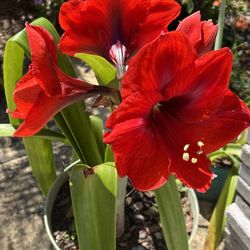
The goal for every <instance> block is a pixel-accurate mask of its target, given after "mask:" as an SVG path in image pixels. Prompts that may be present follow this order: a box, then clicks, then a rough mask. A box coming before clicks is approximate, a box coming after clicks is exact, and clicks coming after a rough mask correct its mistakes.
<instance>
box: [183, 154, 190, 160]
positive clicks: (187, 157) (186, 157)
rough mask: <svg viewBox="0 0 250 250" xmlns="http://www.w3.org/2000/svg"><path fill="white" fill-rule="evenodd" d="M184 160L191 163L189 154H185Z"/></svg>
mask: <svg viewBox="0 0 250 250" xmlns="http://www.w3.org/2000/svg"><path fill="white" fill-rule="evenodd" d="M182 159H183V161H189V153H183V155H182Z"/></svg>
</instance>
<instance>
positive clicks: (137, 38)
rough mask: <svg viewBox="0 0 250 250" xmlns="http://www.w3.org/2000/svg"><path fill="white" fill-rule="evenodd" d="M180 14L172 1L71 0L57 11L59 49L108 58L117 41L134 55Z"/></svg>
mask: <svg viewBox="0 0 250 250" xmlns="http://www.w3.org/2000/svg"><path fill="white" fill-rule="evenodd" d="M179 11H180V6H179V4H178V3H176V2H175V1H173V0H165V1H160V0H155V1H151V0H144V1H141V0H140V1H139V0H129V1H128V0H121V1H115V0H105V1H100V0H92V1H81V0H70V1H68V2H66V3H64V4H63V5H62V7H61V10H60V15H59V22H60V25H61V27H62V28H63V29H64V31H65V33H64V35H63V37H62V39H61V41H60V49H61V50H62V51H63V52H64V53H67V54H69V55H74V54H76V53H80V52H87V53H94V54H99V55H101V56H103V57H106V58H108V55H109V50H110V48H111V46H112V45H113V44H116V43H117V41H118V40H119V41H120V42H122V44H123V45H125V46H126V47H127V50H128V53H129V54H133V53H134V52H135V50H138V49H140V48H141V47H142V46H144V45H145V44H147V43H148V42H151V41H152V40H154V39H155V38H156V37H157V36H158V35H159V34H160V32H161V31H162V29H164V28H165V27H167V25H168V24H169V23H170V22H171V21H172V20H173V19H174V18H175V17H176V16H178V14H179Z"/></svg>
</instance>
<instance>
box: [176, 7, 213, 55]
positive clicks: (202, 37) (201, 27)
mask: <svg viewBox="0 0 250 250" xmlns="http://www.w3.org/2000/svg"><path fill="white" fill-rule="evenodd" d="M176 30H177V31H181V32H183V33H185V34H186V36H187V37H188V38H189V42H190V43H191V44H192V45H193V47H194V48H195V50H196V52H197V53H198V55H200V56H201V55H203V54H204V53H206V52H208V51H209V50H210V49H211V48H212V46H213V44H214V41H215V37H216V34H217V30H218V26H217V25H214V24H213V23H212V21H201V15H200V12H199V11H197V12H195V13H194V14H192V15H190V16H188V17H186V18H185V19H183V21H182V22H180V24H179V26H178V27H177V29H176Z"/></svg>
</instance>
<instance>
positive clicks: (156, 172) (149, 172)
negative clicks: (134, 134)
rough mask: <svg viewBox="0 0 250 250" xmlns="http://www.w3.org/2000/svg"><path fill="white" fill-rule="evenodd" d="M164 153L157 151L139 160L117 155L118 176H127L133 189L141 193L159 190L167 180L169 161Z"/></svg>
mask: <svg viewBox="0 0 250 250" xmlns="http://www.w3.org/2000/svg"><path fill="white" fill-rule="evenodd" d="M164 153H165V152H164V151H161V150H160V149H158V152H156V154H155V155H152V156H151V157H149V156H145V157H141V158H134V157H131V158H130V157H126V155H124V154H123V155H118V156H117V157H116V159H115V162H116V166H117V171H118V174H119V175H120V176H121V177H122V176H125V175H127V176H128V177H129V178H130V180H131V182H132V183H133V185H134V187H135V188H136V189H138V190H141V191H148V190H155V189H158V188H160V187H161V186H162V185H163V184H164V183H165V182H166V181H167V179H168V176H169V172H168V166H169V159H168V155H167V154H166V155H165V154H164Z"/></svg>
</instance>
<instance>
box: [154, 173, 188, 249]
mask: <svg viewBox="0 0 250 250" xmlns="http://www.w3.org/2000/svg"><path fill="white" fill-rule="evenodd" d="M155 196H156V201H157V204H158V207H159V213H160V218H161V224H162V229H163V233H164V238H165V240H166V243H167V247H168V249H169V250H188V240H187V229H186V224H185V221H184V215H183V211H182V207H181V200H180V194H179V191H178V189H177V186H176V183H175V178H174V177H173V176H170V177H169V179H168V181H167V182H166V184H165V185H164V186H162V187H161V188H160V189H157V190H155Z"/></svg>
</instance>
